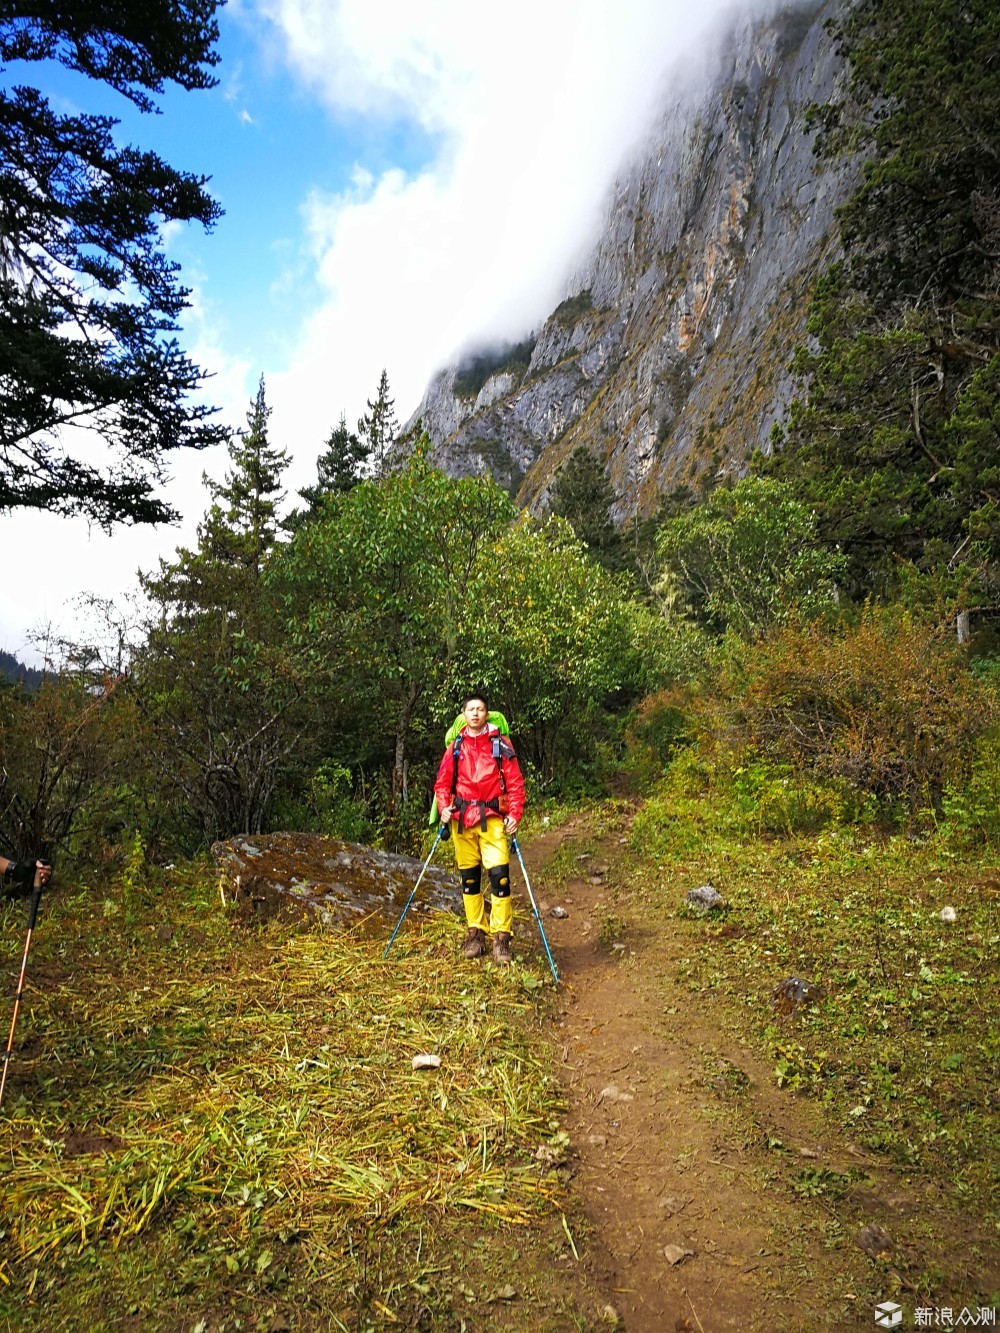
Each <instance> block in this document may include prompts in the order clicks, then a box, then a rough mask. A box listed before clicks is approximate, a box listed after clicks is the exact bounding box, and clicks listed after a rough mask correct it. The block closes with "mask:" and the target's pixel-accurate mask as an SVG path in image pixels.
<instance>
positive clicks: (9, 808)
mask: <svg viewBox="0 0 1000 1333" xmlns="http://www.w3.org/2000/svg"><path fill="white" fill-rule="evenodd" d="M138 735H139V729H138V726H137V718H136V715H135V711H134V709H133V708H132V706H131V701H130V700H129V699H128V698H127V694H126V688H125V682H124V681H123V679H122V678H121V677H110V676H101V675H100V674H99V673H96V672H92V671H84V670H72V669H68V668H67V669H65V670H63V671H61V672H58V673H53V674H52V675H49V676H47V677H46V679H45V680H44V681H43V682H42V684H41V685H40V686H39V687H38V689H37V690H34V691H32V692H31V693H30V694H29V693H27V692H25V691H23V690H22V689H19V688H15V689H9V690H0V755H2V757H3V763H2V765H0V854H3V855H6V856H10V857H12V858H14V859H19V858H25V857H29V856H34V855H45V854H48V855H55V854H57V853H63V854H64V853H65V852H66V851H67V850H72V849H74V843H75V841H76V840H77V839H78V838H79V833H80V828H81V825H86V824H87V823H88V822H94V821H96V822H98V823H104V822H106V821H108V820H109V819H110V820H114V819H116V818H117V817H118V814H119V804H120V801H119V798H120V793H119V790H118V785H117V784H118V783H120V782H121V781H122V779H123V776H125V775H127V773H128V772H129V768H130V766H131V764H132V762H133V756H134V754H135V751H136V748H137V747H136V740H137V737H138Z"/></svg>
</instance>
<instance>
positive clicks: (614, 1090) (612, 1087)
mask: <svg viewBox="0 0 1000 1333" xmlns="http://www.w3.org/2000/svg"><path fill="white" fill-rule="evenodd" d="M597 1100H598V1103H600V1102H634V1101H635V1098H634V1097H633V1096H632V1094H631V1093H630V1092H622V1090H621V1089H620V1088H619V1087H618V1085H617V1084H616V1083H609V1084H608V1086H607V1087H606V1088H602V1089H601V1091H600V1095H599V1096H598V1098H597Z"/></svg>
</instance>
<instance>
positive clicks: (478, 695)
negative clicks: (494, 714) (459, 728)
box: [462, 690, 490, 713]
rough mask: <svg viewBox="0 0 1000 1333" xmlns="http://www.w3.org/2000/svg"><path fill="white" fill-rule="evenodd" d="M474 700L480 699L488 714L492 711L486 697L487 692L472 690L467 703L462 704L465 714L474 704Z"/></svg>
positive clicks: (466, 698)
mask: <svg viewBox="0 0 1000 1333" xmlns="http://www.w3.org/2000/svg"><path fill="white" fill-rule="evenodd" d="M473 699H478V700H479V702H480V703H481V704H484V705H485V706H486V711H487V713H488V712H489V711H490V701H489V699H487V697H486V691H485V690H470V691H469V693H468V694H467V695H466V696H465V702H464V703H463V704H462V712H463V713H464V712H465V710H466V709H467V708H468V706H469V704H471V703H472V701H473Z"/></svg>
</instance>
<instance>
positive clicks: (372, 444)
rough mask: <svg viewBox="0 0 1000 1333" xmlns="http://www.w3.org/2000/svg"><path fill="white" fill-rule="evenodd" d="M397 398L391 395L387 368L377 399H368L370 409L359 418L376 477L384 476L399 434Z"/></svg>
mask: <svg viewBox="0 0 1000 1333" xmlns="http://www.w3.org/2000/svg"><path fill="white" fill-rule="evenodd" d="M395 407H396V404H395V400H394V399H392V398H390V397H389V376H388V375H387V374H386V372H385V370H383V371H382V374H381V375H380V376H379V382H378V389H377V391H376V393H375V401H374V402H372V400H371V399H370V398H369V399H368V411H367V412H366V413H365V414H364V416H362V417H361V418H360V419H359V420H358V435H359V436H360V438H361V440H362V442H363V444H364V446H365V448H366V449H367V453H368V458H369V461H370V466H371V473H372V476H374V477H384V476H385V474H386V472H387V471H388V467H389V451H390V450H391V448H392V446H393V444H394V443H395V441H396V436H397V435H398V434H399V422H398V421H397V420H396V412H395Z"/></svg>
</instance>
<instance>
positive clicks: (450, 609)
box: [273, 449, 514, 803]
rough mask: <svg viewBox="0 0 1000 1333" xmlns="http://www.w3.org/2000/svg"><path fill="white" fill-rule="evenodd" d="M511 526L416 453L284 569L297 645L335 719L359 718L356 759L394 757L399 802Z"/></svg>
mask: <svg viewBox="0 0 1000 1333" xmlns="http://www.w3.org/2000/svg"><path fill="white" fill-rule="evenodd" d="M513 514H514V510H513V507H512V505H511V503H510V501H509V500H508V498H507V496H506V495H505V494H504V492H503V491H502V490H501V489H500V488H499V487H498V486H497V485H496V484H495V483H494V482H493V481H491V480H490V479H488V478H485V477H483V478H472V479H465V480H461V481H452V480H450V479H449V478H447V477H446V476H445V475H444V474H443V473H442V472H439V471H438V470H437V469H435V468H433V467H431V466H430V464H429V463H428V462H427V461H426V459H425V457H424V455H423V452H422V451H421V450H419V449H418V451H417V453H416V454H415V455H414V456H413V457H412V458H410V459H409V460H408V461H407V463H406V465H405V466H404V467H403V468H401V469H400V470H399V471H397V472H393V473H391V474H389V475H388V476H386V477H384V478H382V479H381V480H380V481H365V482H362V483H361V484H360V485H358V486H356V487H354V488H353V490H351V491H350V492H349V493H348V494H345V495H343V496H342V497H340V498H339V499H338V500H337V502H336V503H335V504H331V505H330V506H329V507H328V508H327V510H326V512H325V513H324V515H323V516H322V517H321V518H319V519H317V521H316V522H314V523H311V524H309V525H308V526H307V527H305V528H303V529H302V530H301V531H300V532H299V533H297V534H296V536H295V538H294V539H293V540H292V542H291V543H290V544H289V546H288V547H287V549H285V550H283V551H282V552H281V556H280V559H279V561H278V562H277V563H276V566H275V570H274V576H273V583H274V586H275V588H276V589H278V590H279V591H280V593H281V595H282V597H283V598H284V604H285V608H286V615H287V616H288V617H289V624H288V635H289V637H290V639H291V640H292V641H293V642H294V643H295V644H296V645H297V646H299V647H301V649H302V651H303V652H304V653H306V654H307V655H308V657H309V660H310V662H311V664H312V668H311V671H312V675H313V678H314V679H315V680H316V681H317V682H319V683H321V684H323V686H324V687H325V688H326V689H327V690H328V691H329V692H330V693H332V694H335V696H336V700H337V702H336V703H334V707H335V708H336V709H337V711H338V712H339V713H341V714H347V715H348V716H353V719H354V721H353V725H354V727H355V729H356V731H355V736H356V740H357V742H358V744H359V745H360V746H361V747H362V753H361V754H360V755H359V756H358V757H369V756H371V755H372V747H373V746H374V747H378V748H376V749H375V754H380V755H382V756H385V755H386V753H387V752H388V755H389V756H390V763H391V769H392V774H393V799H394V802H398V801H402V802H403V803H405V801H406V799H407V796H408V788H409V781H408V767H409V762H410V758H411V755H412V752H413V745H414V740H415V735H419V734H420V733H421V732H423V733H425V734H426V733H427V732H428V731H432V732H433V731H434V730H436V729H435V728H434V727H433V725H432V719H433V717H434V714H435V712H436V709H437V706H438V702H439V699H440V696H441V693H442V690H443V688H444V687H445V685H446V683H450V682H451V680H452V677H453V675H454V661H455V654H456V650H457V646H458V637H459V631H458V628H457V626H458V624H459V622H460V620H461V619H462V617H463V616H464V615H467V614H468V611H467V606H468V603H469V602H470V599H471V600H472V602H473V605H474V606H475V609H476V610H477V611H478V613H479V614H484V611H486V613H487V614H488V609H487V608H488V606H489V603H480V602H479V601H478V600H477V599H478V598H479V597H480V596H481V595H483V594H482V590H481V589H479V588H476V589H475V591H474V590H473V588H472V586H471V580H472V578H473V570H474V567H475V566H476V563H477V559H478V557H479V554H480V551H481V549H482V548H483V547H484V545H485V544H486V543H487V542H489V541H490V540H492V539H494V538H495V537H496V536H497V535H498V534H499V533H500V531H502V529H503V527H504V525H505V524H507V523H509V522H510V520H511V518H512V517H513ZM328 697H329V695H328ZM433 744H434V748H435V749H437V748H438V746H439V744H440V732H439V731H438V732H437V735H435V737H434V742H433Z"/></svg>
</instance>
